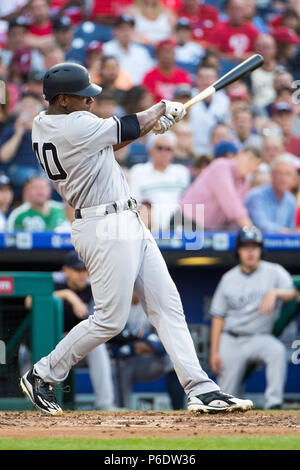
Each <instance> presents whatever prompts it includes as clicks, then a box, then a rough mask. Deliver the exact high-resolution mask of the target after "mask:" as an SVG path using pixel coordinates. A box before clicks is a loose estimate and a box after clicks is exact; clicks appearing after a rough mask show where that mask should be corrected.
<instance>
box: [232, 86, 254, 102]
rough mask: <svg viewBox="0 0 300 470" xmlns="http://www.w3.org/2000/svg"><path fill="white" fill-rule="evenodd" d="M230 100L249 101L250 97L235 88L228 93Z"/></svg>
mask: <svg viewBox="0 0 300 470" xmlns="http://www.w3.org/2000/svg"><path fill="white" fill-rule="evenodd" d="M228 98H229V99H230V100H235V99H240V100H243V101H249V96H248V95H247V93H245V92H244V91H242V90H239V89H238V88H235V89H233V90H231V91H230V92H229V93H228Z"/></svg>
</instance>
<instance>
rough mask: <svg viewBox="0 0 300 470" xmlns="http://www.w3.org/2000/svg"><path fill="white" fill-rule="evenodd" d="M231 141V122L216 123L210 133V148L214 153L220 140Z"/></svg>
mask: <svg viewBox="0 0 300 470" xmlns="http://www.w3.org/2000/svg"><path fill="white" fill-rule="evenodd" d="M223 141H231V142H232V130H231V128H230V126H229V124H225V123H220V124H216V125H215V126H214V127H213V128H212V130H211V133H210V149H211V151H212V153H213V150H214V148H215V147H216V145H218V144H219V143H220V142H223Z"/></svg>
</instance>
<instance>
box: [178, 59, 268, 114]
mask: <svg viewBox="0 0 300 470" xmlns="http://www.w3.org/2000/svg"><path fill="white" fill-rule="evenodd" d="M263 63H264V59H263V57H262V56H261V55H260V54H255V55H253V56H251V57H249V59H246V60H244V61H243V62H242V63H241V64H239V65H237V66H236V67H234V68H233V69H232V70H229V72H227V73H226V74H225V75H223V77H221V78H219V80H217V81H216V82H215V83H214V84H213V85H211V86H209V87H208V88H206V89H205V90H203V91H201V93H198V95H196V96H194V98H192V99H190V100H189V101H187V102H186V103H185V104H184V107H185V109H189V108H190V107H191V106H193V105H194V104H196V103H199V101H202V100H205V99H206V98H208V97H209V96H211V95H213V94H214V93H216V91H219V90H222V89H223V88H225V87H227V86H228V85H230V84H231V83H233V82H236V81H237V80H239V79H240V78H242V77H244V75H246V74H247V73H249V72H253V70H255V69H257V68H258V67H261V66H262V64H263Z"/></svg>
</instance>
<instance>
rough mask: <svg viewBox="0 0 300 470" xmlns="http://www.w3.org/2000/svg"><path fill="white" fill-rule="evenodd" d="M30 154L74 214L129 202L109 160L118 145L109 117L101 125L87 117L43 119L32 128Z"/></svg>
mask: <svg viewBox="0 0 300 470" xmlns="http://www.w3.org/2000/svg"><path fill="white" fill-rule="evenodd" d="M32 143H33V149H34V151H35V154H36V156H37V158H38V159H39V161H40V163H41V166H42V167H43V169H44V170H45V171H46V173H47V175H48V177H49V179H50V180H51V182H52V184H53V186H54V188H55V189H56V190H57V192H58V193H59V194H60V195H61V197H62V198H63V199H64V200H65V201H66V202H67V203H68V204H69V205H70V206H71V207H75V208H85V207H93V206H98V205H100V204H106V203H110V202H113V201H118V200H121V199H129V197H130V194H129V188H128V185H127V182H126V180H125V176H124V174H123V171H122V169H121V168H120V166H119V164H118V163H117V161H116V160H115V157H114V153H113V147H112V146H113V145H116V144H119V143H121V125H120V121H119V119H118V118H116V117H115V116H113V117H111V118H109V119H101V118H98V117H97V116H95V115H94V114H92V113H90V112H88V111H75V112H73V113H70V114H58V115H57V114H52V115H48V114H46V112H45V111H42V112H41V113H40V114H39V115H38V116H36V118H35V119H34V122H33V128H32Z"/></svg>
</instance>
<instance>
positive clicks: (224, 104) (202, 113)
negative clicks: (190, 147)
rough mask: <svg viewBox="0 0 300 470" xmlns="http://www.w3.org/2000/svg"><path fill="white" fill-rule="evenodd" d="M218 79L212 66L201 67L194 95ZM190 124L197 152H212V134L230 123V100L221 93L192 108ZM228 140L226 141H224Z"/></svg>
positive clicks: (198, 71)
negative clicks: (217, 127)
mask: <svg viewBox="0 0 300 470" xmlns="http://www.w3.org/2000/svg"><path fill="white" fill-rule="evenodd" d="M217 79H218V74H217V70H216V69H215V68H214V67H211V66H207V65H205V66H201V65H200V67H199V68H198V70H197V75H196V88H195V90H194V93H193V94H194V95H196V94H198V93H200V92H201V91H203V90H205V88H207V87H209V86H211V85H212V84H213V83H215V82H216V81H217ZM189 115H190V118H189V122H190V125H191V128H192V132H193V139H194V148H195V152H196V153H198V154H200V153H207V152H209V150H210V134H211V132H212V129H213V128H214V126H215V125H216V124H218V123H226V122H228V121H229V118H230V115H229V99H228V97H227V96H226V95H225V93H224V92H223V91H219V92H218V93H215V94H214V95H212V96H210V97H208V98H206V99H205V100H202V101H200V102H199V103H196V104H195V105H194V106H192V107H191V108H190V112H189ZM222 140H226V139H222Z"/></svg>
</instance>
